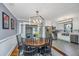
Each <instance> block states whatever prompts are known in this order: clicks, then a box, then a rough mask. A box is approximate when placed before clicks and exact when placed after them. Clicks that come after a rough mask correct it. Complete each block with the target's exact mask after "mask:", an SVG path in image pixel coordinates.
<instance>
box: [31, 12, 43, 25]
mask: <svg viewBox="0 0 79 59" xmlns="http://www.w3.org/2000/svg"><path fill="white" fill-rule="evenodd" d="M30 21H31V24H32V25H43V23H44V18H43V17H42V16H40V15H39V11H36V15H35V16H32V17H30Z"/></svg>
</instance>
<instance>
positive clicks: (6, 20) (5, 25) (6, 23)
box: [2, 12, 9, 29]
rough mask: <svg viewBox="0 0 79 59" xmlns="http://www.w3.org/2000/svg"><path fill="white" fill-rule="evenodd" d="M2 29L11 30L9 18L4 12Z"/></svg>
mask: <svg viewBox="0 0 79 59" xmlns="http://www.w3.org/2000/svg"><path fill="white" fill-rule="evenodd" d="M2 27H3V29H9V16H8V15H7V14H6V13H4V12H2Z"/></svg>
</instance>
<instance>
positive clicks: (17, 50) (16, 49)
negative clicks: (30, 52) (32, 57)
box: [10, 47, 19, 56]
mask: <svg viewBox="0 0 79 59" xmlns="http://www.w3.org/2000/svg"><path fill="white" fill-rule="evenodd" d="M18 53H19V49H18V47H16V48H15V49H14V51H13V52H12V54H11V55H10V56H18Z"/></svg>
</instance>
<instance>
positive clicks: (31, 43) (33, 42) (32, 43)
mask: <svg viewBox="0 0 79 59" xmlns="http://www.w3.org/2000/svg"><path fill="white" fill-rule="evenodd" d="M25 44H26V45H29V46H34V47H41V46H44V45H46V44H48V40H47V39H38V40H33V39H27V40H26V42H25Z"/></svg>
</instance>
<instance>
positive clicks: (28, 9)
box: [4, 3, 79, 21]
mask: <svg viewBox="0 0 79 59" xmlns="http://www.w3.org/2000/svg"><path fill="white" fill-rule="evenodd" d="M4 5H5V6H6V7H7V8H8V9H9V10H10V11H11V12H12V13H13V15H15V16H16V17H17V18H18V19H28V17H30V16H34V15H35V11H36V10H38V11H39V14H40V15H41V16H43V18H44V19H46V20H52V21H55V20H56V19H57V18H60V17H63V16H65V15H77V14H79V3H74V4H73V3H13V4H11V3H4Z"/></svg>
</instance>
